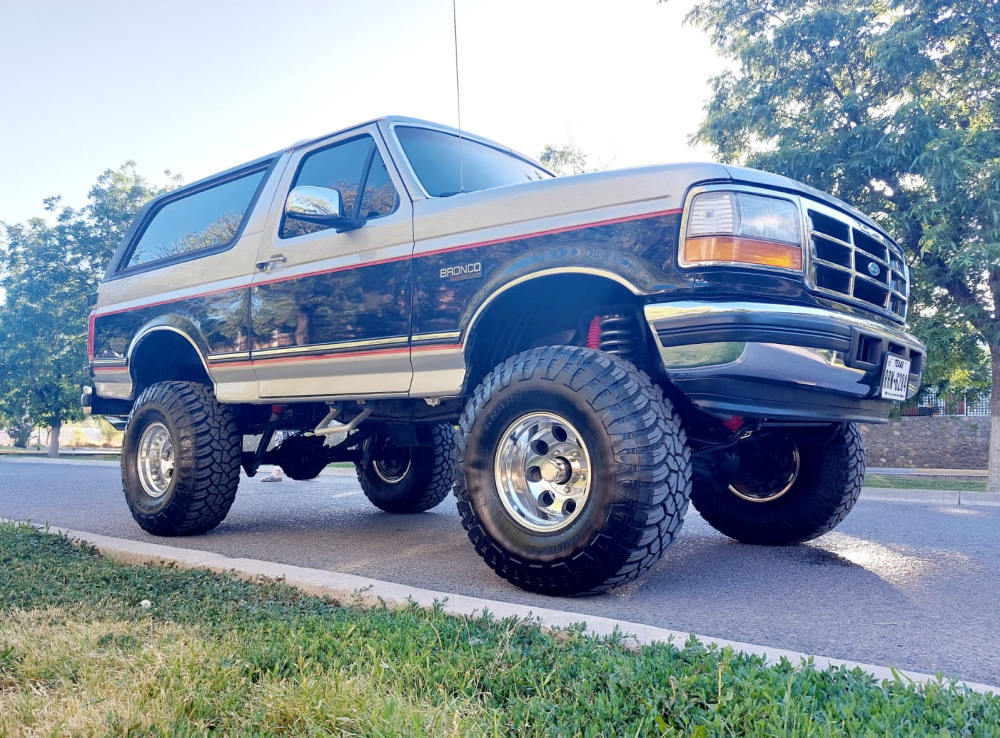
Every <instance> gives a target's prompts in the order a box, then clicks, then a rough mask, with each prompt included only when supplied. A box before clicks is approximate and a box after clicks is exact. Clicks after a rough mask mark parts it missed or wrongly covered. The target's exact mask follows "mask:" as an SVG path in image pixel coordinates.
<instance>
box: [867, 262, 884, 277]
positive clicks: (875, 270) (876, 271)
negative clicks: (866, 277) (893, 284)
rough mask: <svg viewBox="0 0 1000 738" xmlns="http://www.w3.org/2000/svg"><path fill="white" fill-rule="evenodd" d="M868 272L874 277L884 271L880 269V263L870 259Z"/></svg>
mask: <svg viewBox="0 0 1000 738" xmlns="http://www.w3.org/2000/svg"><path fill="white" fill-rule="evenodd" d="M868 273H869V274H870V275H872V276H873V277H877V276H878V275H880V274H881V273H882V270H881V269H879V266H878V264H876V263H875V262H874V261H869V262H868Z"/></svg>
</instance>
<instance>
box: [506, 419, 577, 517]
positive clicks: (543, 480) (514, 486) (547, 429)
mask: <svg viewBox="0 0 1000 738" xmlns="http://www.w3.org/2000/svg"><path fill="white" fill-rule="evenodd" d="M494 477H495V479H496V486H497V492H499V493H500V500H501V502H502V503H503V506H504V508H506V510H507V512H508V513H510V515H511V516H512V517H513V518H514V520H516V521H517V522H518V523H519V524H520V525H522V526H524V527H525V528H528V529H529V530H533V531H537V532H542V533H554V532H557V531H560V530H563V529H564V528H566V527H567V526H569V525H570V524H571V523H572V522H573V521H574V520H576V518H577V517H578V516H579V515H580V513H581V512H582V511H583V508H584V505H586V503H587V499H588V498H589V497H590V490H591V471H590V454H589V453H588V452H587V446H586V444H585V443H584V442H583V439H582V438H581V436H580V433H579V431H577V430H576V428H574V427H573V426H572V425H570V424H569V423H568V422H566V420H565V419H563V418H561V417H559V416H558V415H556V414H555V413H548V412H538V413H531V414H530V415H524V416H522V417H520V418H518V419H517V420H515V421H514V422H513V423H511V425H510V426H509V427H508V428H507V430H506V431H504V433H503V435H502V436H501V440H500V444H499V446H498V448H497V452H496V459H495V463H494Z"/></svg>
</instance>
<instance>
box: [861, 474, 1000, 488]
mask: <svg viewBox="0 0 1000 738" xmlns="http://www.w3.org/2000/svg"><path fill="white" fill-rule="evenodd" d="M865 486H866V487H881V488H883V489H933V490H941V491H945V490H951V491H959V492H985V491H986V479H985V478H984V477H935V476H920V475H919V474H866V475H865Z"/></svg>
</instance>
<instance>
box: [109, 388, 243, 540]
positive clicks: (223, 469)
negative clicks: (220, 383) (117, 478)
mask: <svg viewBox="0 0 1000 738" xmlns="http://www.w3.org/2000/svg"><path fill="white" fill-rule="evenodd" d="M242 450H243V448H242V437H241V436H240V433H239V430H238V428H237V426H236V420H235V418H234V416H233V413H232V410H230V409H229V408H228V407H227V406H225V405H222V404H220V403H219V402H217V401H216V399H215V396H214V395H213V394H212V391H211V390H210V389H209V388H208V387H206V386H204V385H201V384H197V383H194V382H159V383H157V384H154V385H151V386H149V387H147V388H146V389H145V390H143V392H142V394H141V395H139V398H138V399H137V400H136V401H135V405H134V406H133V408H132V413H131V415H129V419H128V426H127V427H126V428H125V438H124V442H123V444H122V488H123V490H124V492H125V500H126V502H127V503H128V507H129V510H130V511H131V512H132V517H133V518H135V521H136V522H137V523H138V524H139V525H140V526H141V527H142V529H143V530H145V531H147V532H149V533H152V534H153V535H157V536H186V535H195V534H198V533H205V532H206V531H210V530H212V529H213V528H214V527H216V526H217V525H218V524H219V523H221V522H222V521H223V520H224V519H225V517H226V515H227V514H228V513H229V508H230V507H232V504H233V500H234V499H236V488H237V486H238V485H239V482H240V457H241V453H242Z"/></svg>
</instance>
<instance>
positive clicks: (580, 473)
mask: <svg viewBox="0 0 1000 738" xmlns="http://www.w3.org/2000/svg"><path fill="white" fill-rule="evenodd" d="M460 429H461V433H460V435H459V438H458V444H457V448H458V455H457V459H458V464H457V474H456V482H455V495H456V496H457V498H458V509H459V513H460V514H461V516H462V524H463V526H464V527H465V529H466V531H467V533H468V535H469V539H470V540H471V541H472V543H473V544H474V545H475V547H476V551H477V552H478V553H479V555H480V556H482V557H483V559H484V560H485V561H486V563H487V564H488V565H489V566H490V567H491V568H492V569H493V570H494V571H495V572H496V573H497V574H499V575H500V576H502V577H504V578H505V579H507V580H508V581H510V582H511V583H513V584H515V585H517V586H518V587H521V588H523V589H527V590H531V591H534V592H541V593H544V594H550V595H575V594H582V593H589V592H598V591H602V590H605V589H609V588H611V587H614V586H617V585H619V584H622V583H624V582H627V581H629V580H633V579H636V578H638V577H639V576H641V575H642V574H644V573H645V572H646V571H648V570H649V569H650V568H651V567H652V566H653V564H655V563H656V561H658V560H659V559H660V557H661V556H662V555H663V553H664V551H665V550H666V549H667V547H668V546H670V544H671V543H672V542H673V540H674V538H675V537H676V535H677V533H678V532H679V531H680V528H681V525H682V523H683V519H684V512H685V510H686V508H687V497H688V493H689V491H690V483H691V481H690V476H691V466H690V454H689V452H688V448H687V444H686V441H685V435H684V431H683V430H682V429H681V426H680V421H679V419H678V417H677V415H676V414H675V413H674V411H673V409H672V407H671V406H670V404H669V403H668V402H667V401H666V400H664V399H663V396H662V394H661V392H660V390H659V389H658V388H656V387H654V386H653V385H652V384H651V383H650V381H649V379H648V378H647V377H646V376H645V375H644V374H642V373H641V372H639V371H638V370H637V369H636V368H635V366H633V365H632V364H629V363H628V362H625V361H622V360H621V359H619V358H617V357H614V356H611V355H609V354H605V353H601V352H598V351H594V350H591V349H586V348H579V347H571V346H551V347H545V348H538V349H533V350H531V351H526V352H524V353H521V354H518V355H517V356H514V357H512V358H510V359H508V360H507V361H505V362H504V363H503V364H502V365H500V366H498V367H497V368H496V369H494V370H493V371H492V372H491V373H490V374H488V375H487V376H486V378H485V379H484V380H483V382H482V384H480V385H479V387H477V388H476V391H475V394H474V396H473V397H472V398H471V399H470V400H469V402H468V403H467V405H466V407H465V411H464V413H463V414H462V418H461V421H460Z"/></svg>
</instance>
